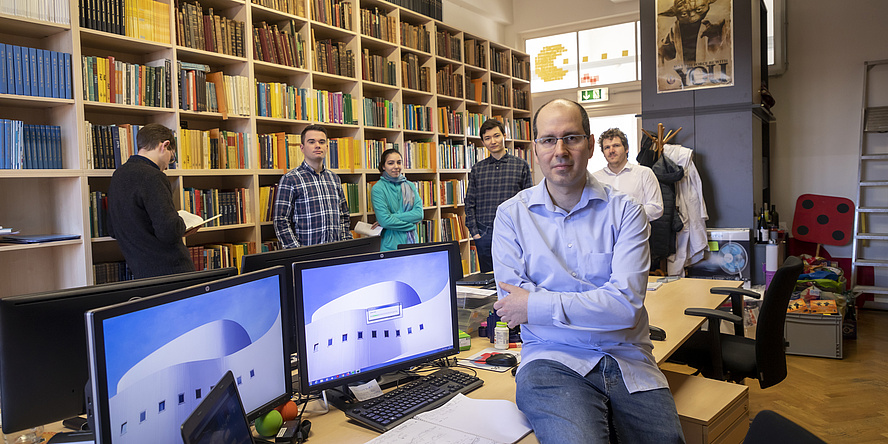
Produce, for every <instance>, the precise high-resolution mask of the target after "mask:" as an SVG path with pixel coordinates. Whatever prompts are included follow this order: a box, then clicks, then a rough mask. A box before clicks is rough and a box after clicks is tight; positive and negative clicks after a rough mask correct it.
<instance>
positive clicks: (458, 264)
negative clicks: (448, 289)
mask: <svg viewBox="0 0 888 444" xmlns="http://www.w3.org/2000/svg"><path fill="white" fill-rule="evenodd" d="M428 245H448V246H449V247H450V271H452V272H453V281H454V282H456V281H459V280H460V279H462V278H463V268H462V256H461V254H460V251H459V241H445V242H423V243H419V244H398V249H399V250H403V249H405V248H416V247H425V246H428Z"/></svg>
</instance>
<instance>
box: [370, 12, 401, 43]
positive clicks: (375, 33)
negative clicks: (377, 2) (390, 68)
mask: <svg viewBox="0 0 888 444" xmlns="http://www.w3.org/2000/svg"><path fill="white" fill-rule="evenodd" d="M397 32H398V19H397V18H395V17H394V16H392V17H389V16H388V14H387V13H386V12H385V11H384V10H380V9H379V8H377V7H375V6H374V7H373V8H361V34H364V35H367V36H370V37H375V38H378V39H380V40H385V41H387V42H391V43H398V34H397Z"/></svg>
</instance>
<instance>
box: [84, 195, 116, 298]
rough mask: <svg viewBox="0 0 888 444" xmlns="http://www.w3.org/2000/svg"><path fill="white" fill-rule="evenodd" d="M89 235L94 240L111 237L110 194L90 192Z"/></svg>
mask: <svg viewBox="0 0 888 444" xmlns="http://www.w3.org/2000/svg"><path fill="white" fill-rule="evenodd" d="M89 233H90V237H92V238H97V237H105V236H110V235H111V233H110V231H109V229H108V193H103V192H101V191H90V192H89ZM97 283H98V282H97Z"/></svg>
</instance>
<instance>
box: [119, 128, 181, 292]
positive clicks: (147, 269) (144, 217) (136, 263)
mask: <svg viewBox="0 0 888 444" xmlns="http://www.w3.org/2000/svg"><path fill="white" fill-rule="evenodd" d="M136 144H137V145H138V148H139V152H138V154H137V155H134V156H130V158H129V159H128V160H127V161H126V163H125V164H123V165H121V166H120V167H119V168H117V170H115V171H114V175H113V176H111V185H110V186H109V187H108V216H109V220H110V232H111V236H112V237H114V238H115V239H117V242H118V244H119V245H120V251H121V252H122V253H123V257H124V259H126V263H127V266H128V267H129V269H130V270H132V273H133V277H135V278H137V279H139V278H146V277H152V276H163V275H167V274H175V273H185V272H188V271H194V263H193V262H192V261H191V256H190V255H189V254H188V249H187V248H185V243H184V242H183V241H182V237H183V236H185V235H187V234H191V232H194V231H197V230H196V229H194V230H192V231H191V232H187V233H186V231H185V222H184V221H183V220H182V218H181V217H179V215H178V214H177V213H176V207H175V205H174V204H173V187H172V185H170V181H169V179H167V176H166V174H164V173H163V172H164V170H166V169H167V167H168V166H169V164H170V163H172V162H174V161H175V159H176V136H175V134H173V131H172V130H170V129H169V128H167V127H165V126H163V125H160V124H157V123H150V124H148V125H145V126H143V127H142V128H141V129H139V133H138V135H137V136H136Z"/></svg>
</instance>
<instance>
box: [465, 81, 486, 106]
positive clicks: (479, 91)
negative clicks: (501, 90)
mask: <svg viewBox="0 0 888 444" xmlns="http://www.w3.org/2000/svg"><path fill="white" fill-rule="evenodd" d="M466 99H468V100H474V101H476V102H478V103H487V100H488V99H487V82H485V81H484V80H482V79H481V78H477V79H472V80H471V81H469V82H466Z"/></svg>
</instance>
